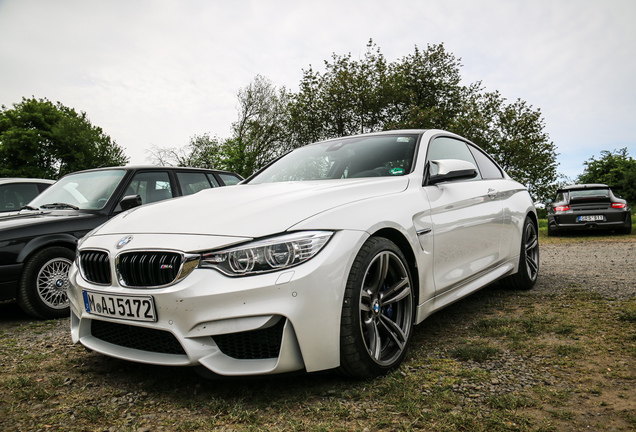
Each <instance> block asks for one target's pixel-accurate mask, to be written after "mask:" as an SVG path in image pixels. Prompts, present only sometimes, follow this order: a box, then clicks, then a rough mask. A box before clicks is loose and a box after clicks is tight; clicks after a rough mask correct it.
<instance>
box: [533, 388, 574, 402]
mask: <svg viewBox="0 0 636 432" xmlns="http://www.w3.org/2000/svg"><path fill="white" fill-rule="evenodd" d="M532 390H533V391H534V393H535V394H536V395H537V396H538V397H539V400H540V401H541V402H542V403H544V404H550V405H554V406H563V405H565V403H566V402H567V401H568V400H570V398H571V397H572V391H571V390H569V389H555V388H552V387H551V386H536V387H534V388H533V389H532Z"/></svg>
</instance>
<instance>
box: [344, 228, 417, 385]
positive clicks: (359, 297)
mask: <svg viewBox="0 0 636 432" xmlns="http://www.w3.org/2000/svg"><path fill="white" fill-rule="evenodd" d="M411 287H412V284H411V275H410V272H409V268H408V265H407V261H406V259H405V258H404V255H403V254H402V252H401V251H400V249H399V248H398V247H397V246H396V245H395V243H393V242H391V241H390V240H388V239H385V238H382V237H371V238H369V239H368V240H367V241H366V243H365V244H364V245H363V246H362V248H361V249H360V252H359V253H358V256H357V257H356V259H355V261H354V263H353V266H352V268H351V273H350V274H349V278H348V279H347V286H346V288H345V294H344V302H343V307H342V315H341V324H340V326H341V327H340V368H339V371H340V372H341V373H343V374H345V375H347V376H350V377H354V378H371V377H375V376H378V375H383V374H386V373H387V372H389V371H390V370H392V369H394V368H396V367H398V366H399V365H400V363H401V362H402V360H403V359H404V356H405V355H406V351H407V347H408V343H409V340H410V338H411V333H412V329H413V292H412V288H411Z"/></svg>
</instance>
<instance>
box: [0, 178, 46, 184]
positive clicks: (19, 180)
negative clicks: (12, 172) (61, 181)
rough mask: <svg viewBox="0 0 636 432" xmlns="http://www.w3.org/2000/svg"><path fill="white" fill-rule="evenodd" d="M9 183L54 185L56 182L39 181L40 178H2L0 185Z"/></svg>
mask: <svg viewBox="0 0 636 432" xmlns="http://www.w3.org/2000/svg"><path fill="white" fill-rule="evenodd" d="M9 183H48V184H53V183H55V180H50V179H38V178H20V177H4V178H0V184H9Z"/></svg>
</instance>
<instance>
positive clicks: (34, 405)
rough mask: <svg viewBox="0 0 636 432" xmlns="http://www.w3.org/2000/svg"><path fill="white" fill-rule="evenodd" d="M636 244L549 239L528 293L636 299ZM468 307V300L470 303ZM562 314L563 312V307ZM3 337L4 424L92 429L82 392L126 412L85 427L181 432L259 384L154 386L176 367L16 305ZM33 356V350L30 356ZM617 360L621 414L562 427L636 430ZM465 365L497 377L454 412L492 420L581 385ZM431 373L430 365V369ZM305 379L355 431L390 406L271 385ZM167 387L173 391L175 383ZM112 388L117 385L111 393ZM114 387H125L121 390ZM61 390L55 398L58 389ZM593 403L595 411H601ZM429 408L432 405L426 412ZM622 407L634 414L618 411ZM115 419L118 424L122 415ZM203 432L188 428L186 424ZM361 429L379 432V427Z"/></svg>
mask: <svg viewBox="0 0 636 432" xmlns="http://www.w3.org/2000/svg"><path fill="white" fill-rule="evenodd" d="M635 249H636V242H634V241H633V240H631V241H629V240H628V241H616V242H601V241H598V242H596V241H594V242H586V243H564V244H546V245H541V249H540V254H541V270H540V277H539V281H538V283H537V286H536V287H535V288H534V289H533V290H531V291H530V292H528V295H530V296H531V297H532V298H534V297H535V296H536V297H537V302H539V300H540V299H541V298H547V297H549V296H555V295H556V296H559V295H560V294H563V293H564V292H565V291H567V290H571V289H578V290H583V291H590V292H593V293H595V294H597V295H600V296H601V297H602V298H604V299H607V300H608V302H609V303H612V302H615V300H619V301H629V300H630V299H634V298H636V253H635V252H636V251H635ZM497 289H498V288H496V287H494V288H493V287H490V288H486V289H485V290H484V291H485V292H484V293H483V294H478V295H477V296H476V298H475V300H474V303H476V304H479V303H483V304H484V305H486V307H488V304H489V303H488V302H489V301H490V300H489V297H490V296H491V295H492V294H494V295H495V296H496V292H497ZM524 295H526V294H524ZM471 301H472V300H471ZM462 307H464V306H460V308H462ZM471 307H473V306H472V305H471ZM564 307H566V306H564ZM489 312H490V311H489ZM555 312H557V313H558V311H555ZM463 313H464V312H463V311H462V310H460V311H459V312H457V310H456V309H454V308H449V309H448V312H446V311H443V312H440V313H438V314H435V315H433V316H432V317H431V318H429V319H428V320H426V321H425V323H423V324H421V325H420V326H418V327H417V328H416V330H415V335H414V340H413V346H412V351H411V354H410V358H411V360H410V361H407V363H406V365H405V366H403V368H402V369H403V371H402V374H403V375H405V376H406V374H409V372H413V373H418V372H422V374H424V373H430V371H429V369H427V368H430V363H426V362H427V361H428V362H431V361H432V362H435V361H439V362H447V361H449V360H452V359H453V354H452V350H451V347H445V346H444V341H445V340H449V339H451V338H452V337H453V335H452V334H447V333H446V327H445V323H447V322H448V318H449V316H448V315H451V318H452V319H458V318H457V315H460V316H462V314H463ZM480 316H481V315H480V312H479V311H478V310H473V311H472V312H471V313H470V314H469V315H466V318H465V319H466V324H462V325H466V326H467V327H466V328H468V326H470V325H472V324H473V323H474V322H473V323H471V322H470V321H471V320H474V321H476V320H478V319H479V318H480ZM25 329H27V330H28V331H25ZM0 335H2V337H3V339H4V340H11V341H12V342H11V346H9V347H7V346H6V345H3V346H2V350H1V351H0V354H1V355H0V372H1V375H0V383H1V384H2V386H0V417H3V415H7V414H8V418H5V422H4V427H3V426H0V429H3V430H16V431H17V430H67V427H69V425H74V424H76V423H75V422H76V421H77V420H82V421H83V422H84V423H83V424H85V425H86V424H88V425H90V424H91V423H90V420H91V419H90V415H91V414H90V411H86V408H78V407H77V405H75V406H74V405H73V404H72V403H71V402H69V398H74V397H81V398H82V405H86V406H89V407H90V406H91V405H94V406H95V407H97V408H99V409H98V411H97V413H101V414H100V415H103V416H107V415H111V414H109V413H112V412H116V413H117V416H118V418H119V420H118V421H117V425H116V426H110V425H103V426H100V427H97V428H94V429H93V428H91V427H90V426H86V427H83V428H79V429H78V430H101V431H116V430H140V431H151V430H153V431H154V430H174V429H175V424H176V423H173V420H171V419H174V418H179V419H180V420H179V421H181V422H186V421H191V422H197V421H200V414H199V412H198V409H197V408H196V406H197V405H196V404H198V403H201V402H200V401H201V399H202V398H212V399H214V398H224V399H225V400H227V401H229V402H228V403H232V401H233V400H234V401H235V402H238V403H239V404H240V403H242V401H243V397H245V395H246V394H249V391H252V390H251V388H253V385H254V382H251V381H247V382H242V381H239V382H238V383H235V384H234V385H227V384H224V383H221V384H219V385H214V386H208V385H206V384H203V385H202V384H201V381H200V380H199V379H197V378H196V376H195V375H194V374H189V373H187V372H183V369H180V368H178V371H177V372H175V373H174V376H164V377H163V378H161V380H160V381H161V382H162V384H161V385H158V387H152V386H151V385H149V382H152V383H155V382H156V380H157V379H158V378H156V376H153V373H154V374H155V375H156V374H164V375H165V374H166V373H167V372H166V368H155V369H152V368H153V367H148V366H145V365H136V364H132V363H127V362H121V361H118V360H114V359H110V358H108V357H105V356H100V355H98V354H95V353H92V354H89V353H86V352H84V351H83V350H81V349H80V348H79V347H77V346H75V345H73V344H72V343H71V340H70V336H69V322H68V319H62V320H57V321H48V322H38V321H34V320H32V319H30V318H29V317H27V316H25V315H24V314H22V313H21V312H20V311H19V310H18V308H17V306H16V305H15V304H14V303H11V302H5V303H0ZM460 336H462V335H460ZM25 353H29V354H27V355H25ZM611 355H612V353H611V352H610V356H611ZM31 357H33V358H34V359H37V360H38V362H39V363H37V366H29V365H30V364H32V363H30V362H29V360H25V359H28V358H31ZM64 357H66V360H65V361H64V362H62V361H61V360H57V363H56V362H55V360H56V359H59V358H64ZM46 358H50V359H51V362H49V363H47V362H46V361H45V360H43V359H46ZM420 359H422V360H420ZM615 360H616V363H615V364H613V366H612V367H613V368H618V369H622V370H624V372H622V373H623V375H622V376H623V377H626V378H624V379H623V378H621V379H622V380H623V381H621V379H619V380H618V381H617V382H613V383H612V386H616V387H617V388H619V389H618V390H616V391H614V390H611V392H610V389H609V388H607V389H604V391H605V395H606V396H609V395H610V393H611V395H613V396H615V397H613V398H612V399H611V402H610V405H611V408H612V410H611V411H608V408H604V410H605V411H603V410H602V409H600V408H599V409H596V406H597V405H598V403H596V402H595V401H592V402H594V404H595V405H590V403H592V402H589V401H588V400H587V399H590V396H589V395H587V394H583V395H582V396H581V397H580V401H579V402H578V403H579V405H580V408H579V409H578V411H577V409H576V408H571V410H572V412H573V414H572V417H570V418H568V419H567V421H565V423H560V426H559V427H558V428H557V429H555V430H581V429H580V428H581V427H584V426H585V425H587V427H586V430H632V429H633V428H634V426H636V423H634V422H636V396H634V394H633V392H631V391H627V393H628V394H630V393H631V398H630V397H626V396H625V394H624V393H625V391H622V390H620V388H632V389H633V383H634V381H633V380H634V379H635V378H634V376H636V369H635V367H634V364H633V357H632V358H631V359H630V358H629V357H628V358H627V360H626V359H625V357H624V356H623V357H620V358H618V357H617V358H616V359H615ZM69 364H70V365H72V366H71V367H72V368H73V369H74V370H70V371H66V372H65V373H64V374H62V375H61V376H60V377H59V378H58V382H57V383H56V384H55V386H51V387H50V388H54V390H47V391H49V393H48V394H46V395H44V396H42V397H39V398H38V397H37V395H35V396H33V397H28V395H27V396H24V397H23V400H22V401H19V400H18V401H16V400H15V395H17V394H19V392H20V391H22V392H24V391H26V390H23V389H21V388H20V387H19V383H18V380H17V379H16V378H15V377H16V376H18V377H19V376H20V374H25V375H29V376H30V377H32V378H31V379H34V378H33V377H34V376H35V377H37V376H41V378H40V380H42V379H45V380H46V379H48V380H50V379H51V378H50V377H47V372H53V371H52V370H51V369H54V368H58V367H60V365H65V366H66V367H68V365H69ZM33 367H36V368H41V370H37V369H36V370H33ZM461 367H462V368H463V369H464V370H467V371H475V372H477V373H483V372H485V373H487V374H488V376H489V378H488V380H487V381H484V382H482V381H479V380H474V379H468V378H467V379H464V380H462V381H461V382H459V383H456V384H455V385H454V386H453V387H452V392H454V393H455V395H457V400H458V401H459V402H458V404H457V406H456V407H455V408H454V409H453V411H452V413H453V414H457V413H461V412H462V410H464V409H466V408H465V407H466V406H468V405H470V406H473V407H474V406H478V407H479V408H478V410H479V413H480V414H479V415H480V416H488V415H489V413H490V411H491V410H492V409H493V408H492V406H493V405H492V397H493V396H501V397H506V395H511V394H526V393H527V392H530V389H531V388H536V387H537V386H545V387H547V388H552V389H554V391H555V392H558V391H559V389H564V391H565V389H569V390H567V391H572V390H571V389H572V388H573V386H574V384H573V383H572V382H571V381H570V380H569V377H568V373H564V372H563V371H561V370H559V367H558V366H557V367H554V366H551V365H550V364H549V362H547V361H546V357H544V356H542V355H527V356H524V355H520V354H518V353H513V352H511V351H508V350H506V349H504V350H502V351H501V352H500V353H499V354H498V355H497V356H495V357H494V358H490V359H488V360H486V361H481V362H475V361H471V360H466V361H462V362H461ZM423 369H426V370H425V371H421V370H423ZM433 370H434V369H433ZM608 370H609V369H608ZM16 374H17V375H16ZM2 376H5V377H6V376H12V377H14V378H11V379H10V380H8V379H3V378H2ZM630 377H631V378H630ZM444 380H445V376H444V375H443V374H442V375H440V376H439V378H438V382H431V383H427V384H426V385H425V386H423V388H422V389H421V392H422V394H423V395H424V396H425V397H429V396H430V397H433V396H434V394H435V392H436V386H439V385H442V382H443V381H444ZM36 381H37V379H36ZM295 385H296V386H298V385H302V386H305V387H307V386H309V387H310V388H313V391H314V392H316V393H317V394H318V397H320V396H323V397H324V399H325V400H327V399H328V400H337V401H338V402H339V404H340V406H341V407H344V408H346V409H348V412H349V413H350V417H351V419H350V421H351V422H354V423H352V424H348V423H345V427H344V428H345V429H348V428H349V427H351V428H353V429H358V426H359V424H360V422H363V421H366V419H367V418H368V417H369V416H370V415H372V413H374V412H376V411H380V410H382V409H385V408H384V407H383V406H384V403H385V402H384V401H383V400H381V399H376V400H368V399H367V400H356V399H355V398H351V397H349V396H348V393H349V392H350V391H351V390H345V391H344V392H342V390H341V389H342V386H343V384H342V380H341V379H340V378H338V377H335V378H333V377H327V378H326V379H325V378H323V377H321V376H318V377H316V376H313V377H309V378H306V377H304V378H301V379H300V380H299V381H298V380H293V381H291V380H290V379H288V378H280V379H277V380H273V381H272V382H268V383H267V385H266V387H268V388H267V390H268V391H269V392H270V394H271V395H272V397H273V398H278V397H282V396H284V395H285V394H286V392H287V389H286V387H290V386H295ZM577 385H578V384H577ZM312 386H313V387H312ZM164 387H171V389H166V388H164ZM214 387H216V388H214ZM272 388H273V389H272ZM104 389H107V390H106V391H104ZM112 389H121V390H117V391H113V390H112ZM53 391H54V392H55V395H51V392H53ZM192 391H193V392H194V394H192ZM310 391H311V390H310ZM188 392H189V393H188ZM524 392H526V393H524ZM612 392H613V393H612ZM197 393H199V395H197ZM234 394H237V395H238V396H236V398H235V399H233V395H234ZM38 399H39V400H38ZM183 400H185V402H184V401H183ZM608 400H609V399H608ZM489 401H490V402H489ZM188 404H192V405H193V406H195V408H193V409H190V408H189V407H188ZM606 405H607V403H606ZM135 407H138V408H135ZM591 407H594V408H591ZM261 409H263V408H262V407H261ZM267 409H269V408H267ZM298 409H301V408H298ZM495 409H496V408H495ZM592 409H594V410H595V411H594V412H592V411H591V410H592ZM424 410H425V411H426V408H425V409H424ZM256 411H258V407H257V409H256ZM596 411H598V412H596ZM603 412H605V414H603ZM617 412H621V413H628V414H621V416H622V417H621V416H618V417H617V415H616V413H617ZM105 413H106V414H105ZM630 413H631V414H630ZM280 415H282V414H280ZM538 415H539V417H541V416H542V415H544V413H542V412H540V413H539V414H538ZM625 415H627V416H632V417H631V418H633V419H634V420H631V423H630V421H629V420H628V421H627V422H625V420H622V419H623V418H624V417H625ZM213 417H214V418H216V417H217V414H213ZM219 418H221V417H219ZM359 419H361V420H359ZM358 420H359V421H358ZM110 421H113V420H112V418H111V419H110ZM219 421H220V420H219ZM86 422H88V423H86ZM356 422H357V423H356ZM182 424H183V423H182ZM193 424H195V423H193ZM228 424H230V426H228V430H234V429H241V428H242V427H244V426H245V424H243V426H241V424H242V423H241V421H236V420H235V423H234V424H233V425H232V424H231V423H228ZM564 424H565V425H569V424H572V426H571V427H570V426H567V427H566V426H563V425H564ZM43 425H44V426H43ZM170 425H172V426H170ZM415 425H416V426H417V424H415ZM599 425H604V426H599ZM275 426H276V427H275V429H277V428H279V426H278V425H275ZM223 427H225V426H223ZM196 429H197V428H192V429H188V428H181V430H196ZM221 429H223V428H221ZM360 429H361V430H362V429H367V430H374V429H375V428H374V427H371V428H370V429H368V428H360ZM389 429H392V428H389ZM396 429H397V428H396ZM511 430H513V429H511ZM514 430H517V429H514ZM523 430H526V429H523Z"/></svg>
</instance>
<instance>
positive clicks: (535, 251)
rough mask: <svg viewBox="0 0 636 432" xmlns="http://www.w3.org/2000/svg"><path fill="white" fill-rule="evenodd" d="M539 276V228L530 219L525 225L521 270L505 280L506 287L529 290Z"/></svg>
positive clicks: (520, 254) (522, 237) (522, 234)
mask: <svg viewBox="0 0 636 432" xmlns="http://www.w3.org/2000/svg"><path fill="white" fill-rule="evenodd" d="M538 276H539V234H538V231H537V226H536V225H535V223H534V222H533V221H532V219H530V218H526V220H525V221H524V223H523V231H522V233H521V251H520V253H519V270H518V271H517V273H515V274H513V275H512V276H508V277H507V278H506V279H504V280H503V283H504V285H506V286H507V287H508V288H511V289H516V290H524V291H525V290H529V289H531V288H532V287H533V286H534V285H535V283H537V277H538Z"/></svg>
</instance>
